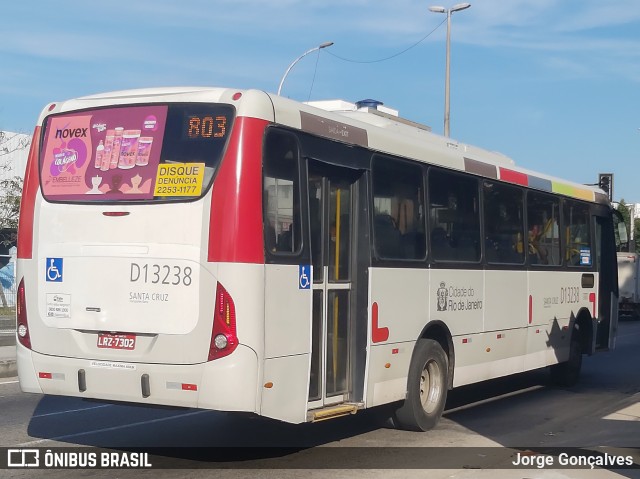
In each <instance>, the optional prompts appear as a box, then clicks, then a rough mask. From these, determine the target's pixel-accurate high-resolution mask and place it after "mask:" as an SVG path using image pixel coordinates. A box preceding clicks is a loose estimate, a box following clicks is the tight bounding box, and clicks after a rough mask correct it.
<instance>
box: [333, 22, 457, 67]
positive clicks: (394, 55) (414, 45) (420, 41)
mask: <svg viewBox="0 0 640 479" xmlns="http://www.w3.org/2000/svg"><path fill="white" fill-rule="evenodd" d="M446 21H447V19H446V18H445V19H444V20H442V21H441V22H440V23H439V24H438V25H437V26H436V27H435V28H434V29H433V30H431V31H430V32H429V33H427V34H426V35H425V36H424V37H422V38H421V39H420V40H418V41H417V42H415V43H414V44H413V45H411V46H409V47H407V48H405V49H404V50H402V51H400V52H398V53H394V54H393V55H391V56H388V57H385V58H380V59H378V60H353V59H350V58H344V57H341V56H340V55H336V54H335V53H332V52H331V51H329V50H327V53H328V54H329V55H333V56H334V57H336V58H338V59H340V60H343V61H345V62H349V63H380V62H386V61H387V60H391V59H392V58H395V57H399V56H400V55H402V54H404V53H407V52H408V51H409V50H411V49H412V48H415V47H417V46H418V45H420V44H421V43H422V42H424V41H425V40H426V39H427V38H429V37H430V36H431V35H432V34H433V33H434V32H435V31H436V30H437V29H438V28H440V27H441V26H442V25H444V23H445V22H446Z"/></svg>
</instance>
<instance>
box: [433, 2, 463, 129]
mask: <svg viewBox="0 0 640 479" xmlns="http://www.w3.org/2000/svg"><path fill="white" fill-rule="evenodd" d="M470 6H471V4H470V3H458V4H457V5H454V6H453V7H451V8H449V9H446V8H444V7H429V10H430V11H432V12H435V13H446V14H447V60H446V67H445V69H446V70H445V79H444V136H447V137H448V136H449V75H450V74H449V71H450V68H451V65H450V63H451V59H450V57H451V15H452V14H453V12H459V11H460V10H465V9H467V8H469V7H470Z"/></svg>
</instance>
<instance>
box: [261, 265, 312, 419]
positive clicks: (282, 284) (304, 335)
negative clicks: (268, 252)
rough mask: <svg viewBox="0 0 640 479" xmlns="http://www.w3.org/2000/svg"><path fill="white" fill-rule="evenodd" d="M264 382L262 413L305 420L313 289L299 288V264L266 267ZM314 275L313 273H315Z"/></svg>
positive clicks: (281, 417)
mask: <svg viewBox="0 0 640 479" xmlns="http://www.w3.org/2000/svg"><path fill="white" fill-rule="evenodd" d="M264 268H265V283H264V290H265V292H264V298H265V316H264V318H265V329H264V331H265V336H264V357H265V360H264V381H263V382H262V384H267V383H270V385H271V387H266V386H265V387H263V388H262V402H261V411H260V412H261V414H262V415H263V416H268V417H271V418H275V419H280V420H283V421H287V422H294V423H300V422H304V421H306V417H307V399H308V395H309V370H310V367H311V317H312V303H311V298H312V296H311V294H312V293H311V291H312V290H311V289H303V288H299V278H298V274H299V269H298V266H297V265H266V266H265V267H264ZM312 277H313V276H312Z"/></svg>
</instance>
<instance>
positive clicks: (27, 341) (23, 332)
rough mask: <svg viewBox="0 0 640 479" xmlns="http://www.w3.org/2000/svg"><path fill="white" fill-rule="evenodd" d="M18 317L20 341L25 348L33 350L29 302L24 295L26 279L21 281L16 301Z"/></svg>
mask: <svg viewBox="0 0 640 479" xmlns="http://www.w3.org/2000/svg"><path fill="white" fill-rule="evenodd" d="M16 316H17V320H18V321H17V325H16V326H17V328H16V330H17V332H18V341H20V344H22V345H23V346H24V347H25V348H29V349H31V336H30V335H29V323H28V322H27V302H26V300H25V294H24V278H22V279H21V280H20V284H19V285H18V298H17V301H16Z"/></svg>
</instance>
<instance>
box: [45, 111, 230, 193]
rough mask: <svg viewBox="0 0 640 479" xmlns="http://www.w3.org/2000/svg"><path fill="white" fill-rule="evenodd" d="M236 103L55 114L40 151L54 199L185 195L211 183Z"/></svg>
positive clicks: (224, 144)
mask: <svg viewBox="0 0 640 479" xmlns="http://www.w3.org/2000/svg"><path fill="white" fill-rule="evenodd" d="M234 116H235V110H234V108H233V107H232V106H230V105H219V104H201V103H197V104H193V103H189V104H170V105H156V104H154V105H139V106H138V105H135V106H131V105H125V106H118V107H107V108H97V109H90V110H81V111H75V112H72V113H63V114H57V115H51V116H49V117H48V118H47V119H46V122H45V128H44V132H43V147H42V150H41V153H40V181H41V185H42V194H43V196H44V197H45V198H46V199H47V200H48V201H70V202H80V203H83V202H112V201H126V202H137V201H179V200H185V199H194V198H198V197H200V196H201V195H203V194H204V193H205V192H206V191H207V189H208V188H209V186H210V184H211V182H212V179H213V176H214V173H215V171H216V169H217V168H218V166H219V164H220V162H221V161H222V156H223V154H224V151H225V147H226V144H227V141H228V138H229V136H230V133H231V127H232V126H233V120H234Z"/></svg>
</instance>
